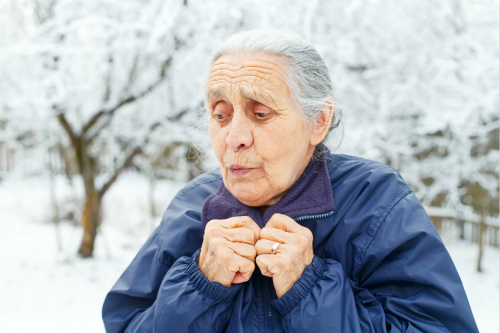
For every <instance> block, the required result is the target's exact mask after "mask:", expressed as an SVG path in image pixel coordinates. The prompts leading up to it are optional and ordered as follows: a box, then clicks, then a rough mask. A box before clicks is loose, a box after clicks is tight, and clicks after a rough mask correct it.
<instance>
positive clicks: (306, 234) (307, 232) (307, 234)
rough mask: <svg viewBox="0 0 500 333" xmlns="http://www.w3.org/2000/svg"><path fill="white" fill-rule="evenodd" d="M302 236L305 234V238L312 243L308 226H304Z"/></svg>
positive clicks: (311, 234) (311, 235)
mask: <svg viewBox="0 0 500 333" xmlns="http://www.w3.org/2000/svg"><path fill="white" fill-rule="evenodd" d="M304 236H306V238H307V240H308V241H309V242H311V243H312V241H313V239H314V237H313V233H312V231H311V230H309V228H304Z"/></svg>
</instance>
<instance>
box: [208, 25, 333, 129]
mask: <svg viewBox="0 0 500 333" xmlns="http://www.w3.org/2000/svg"><path fill="white" fill-rule="evenodd" d="M249 53H250V54H251V53H263V54H269V55H276V56H278V57H280V58H282V59H283V60H284V63H285V65H286V66H287V73H286V81H287V85H288V89H289V91H290V98H291V101H292V104H293V105H294V107H295V108H296V109H297V110H299V111H300V112H301V113H302V116H303V119H304V121H305V122H306V123H309V124H311V123H314V122H315V121H316V120H317V119H318V118H319V116H320V115H321V109H322V108H323V106H325V105H332V106H333V104H334V101H335V98H334V95H333V85H332V81H331V79H330V73H329V71H328V68H327V67H326V64H325V62H324V61H323V59H322V58H321V56H320V55H319V53H318V52H317V51H316V49H314V47H313V46H312V45H311V44H309V43H308V42H306V41H305V40H303V39H302V38H300V37H298V36H294V35H291V34H287V33H283V32H278V31H273V30H249V31H243V32H238V33H236V34H234V35H232V36H230V37H229V38H228V39H226V41H225V42H224V43H222V44H221V45H220V46H219V47H218V48H217V49H216V51H215V52H214V54H213V55H212V59H211V63H210V65H211V66H213V64H214V63H215V62H216V61H217V59H219V58H220V57H222V56H224V55H238V54H249ZM211 66H210V67H211ZM341 117H342V113H341V111H340V109H338V108H337V110H336V112H335V113H334V118H333V120H332V124H331V126H330V130H331V129H333V128H335V127H338V125H339V123H340V119H341Z"/></svg>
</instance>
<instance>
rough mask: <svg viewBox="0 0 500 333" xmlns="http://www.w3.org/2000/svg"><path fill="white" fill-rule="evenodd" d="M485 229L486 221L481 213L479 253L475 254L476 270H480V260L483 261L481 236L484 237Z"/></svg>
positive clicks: (481, 268) (481, 269)
mask: <svg viewBox="0 0 500 333" xmlns="http://www.w3.org/2000/svg"><path fill="white" fill-rule="evenodd" d="M485 230H486V223H485V222H484V216H483V215H481V222H480V223H479V242H478V243H479V244H478V245H479V254H478V256H477V271H478V272H482V271H483V267H482V262H483V251H484V244H483V238H484V232H485Z"/></svg>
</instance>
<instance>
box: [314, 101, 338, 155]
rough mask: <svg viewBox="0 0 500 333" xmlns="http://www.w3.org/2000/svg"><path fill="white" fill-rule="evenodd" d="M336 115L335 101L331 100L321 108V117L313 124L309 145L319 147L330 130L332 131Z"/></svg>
mask: <svg viewBox="0 0 500 333" xmlns="http://www.w3.org/2000/svg"><path fill="white" fill-rule="evenodd" d="M334 113H335V106H334V104H333V99H329V100H328V101H326V102H325V104H324V105H323V107H322V108H321V115H320V116H319V117H318V118H317V119H316V121H315V122H314V124H313V128H312V133H311V138H310V139H309V143H310V144H311V145H312V146H316V145H318V144H319V143H321V141H323V139H324V138H325V137H326V135H327V134H328V130H329V129H330V124H331V123H332V119H333V115H334Z"/></svg>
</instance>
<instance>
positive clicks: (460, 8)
mask: <svg viewBox="0 0 500 333" xmlns="http://www.w3.org/2000/svg"><path fill="white" fill-rule="evenodd" d="M252 28H273V29H279V30H284V31H290V32H293V33H296V34H299V35H300V36H302V37H304V38H305V39H307V40H308V41H310V42H311V43H312V44H313V45H314V46H315V47H316V48H317V49H318V51H319V52H320V53H321V55H322V56H323V57H324V59H325V62H326V63H327V65H328V67H329V68H330V70H331V76H332V80H333V84H334V86H335V92H336V98H337V105H338V106H339V107H340V108H341V109H342V111H343V113H344V115H345V119H344V121H343V123H342V128H341V129H342V131H343V132H344V135H343V140H341V139H342V135H341V134H342V133H341V131H337V132H334V133H333V135H332V137H331V139H330V141H329V142H328V145H329V146H330V148H332V149H336V152H339V153H346V154H352V155H358V156H363V157H366V158H370V159H375V160H379V161H381V162H384V163H387V164H389V165H391V166H393V167H395V168H396V169H397V170H398V171H400V172H401V174H402V175H403V177H404V178H405V180H406V181H407V182H408V183H409V184H410V186H411V187H412V188H413V190H414V191H415V193H416V194H417V196H418V197H419V199H420V200H421V201H422V203H423V205H424V206H425V207H426V209H427V211H428V213H429V215H430V216H431V219H432V220H433V222H434V224H435V226H436V228H437V229H438V231H439V232H440V234H441V235H442V237H443V240H444V241H445V243H446V245H447V247H448V249H449V251H450V254H451V255H452V257H453V260H454V262H455V264H456V266H457V268H458V270H459V273H460V276H461V277H462V280H463V283H464V286H465V288H466V291H467V295H468V297H469V300H470V303H471V306H472V309H473V312H474V316H475V318H476V321H477V323H478V326H479V328H480V331H481V332H499V312H500V310H499V252H498V242H499V235H498V224H499V223H498V210H499V208H498V206H499V195H498V171H499V113H498V109H499V94H498V91H499V64H498V59H499V43H498V40H499V2H498V0H443V1H431V0H427V1H426V0H404V1H401V0H384V1H382V0H353V1H326V0H311V1H298V0H297V1H294V0H287V1H285V0H272V1H271V0H237V1H235V0H231V1H230V0H218V1H201V0H168V1H164V0H99V1H97V0H85V1H83V0H0V263H1V264H2V269H1V270H0V323H1V324H0V325H1V327H2V329H1V331H2V332H4V331H5V332H102V331H103V326H102V322H101V318H100V310H101V306H102V302H103V299H104V297H105V294H106V292H107V291H108V290H109V289H110V288H111V286H112V285H113V283H114V282H115V281H116V280H117V278H118V277H119V275H120V274H121V273H122V272H123V270H124V269H125V267H126V266H127V265H128V264H129V263H130V261H131V260H132V258H133V256H134V255H135V253H137V251H138V249H139V248H140V247H141V245H142V244H143V243H144V241H145V240H146V238H147V237H148V235H149V234H150V233H151V231H152V230H153V228H154V227H155V226H156V225H157V224H158V223H159V221H160V216H161V215H162V213H163V211H164V210H165V209H166V207H167V206H168V203H169V201H170V200H171V199H172V197H173V196H174V195H175V194H176V192H177V191H178V190H179V189H180V188H182V186H183V185H184V184H185V183H186V182H187V181H188V180H189V179H191V178H193V177H195V176H196V175H198V174H200V173H201V172H203V170H208V169H210V168H212V167H213V166H214V165H215V164H214V159H213V156H212V153H211V150H210V147H209V146H208V145H207V140H206V136H205V135H204V134H203V133H202V132H200V130H199V129H196V128H195V125H196V124H197V123H198V122H199V120H200V118H201V115H202V113H203V111H202V102H203V82H204V78H205V74H206V71H207V61H208V58H209V55H210V53H211V52H212V51H213V49H214V47H216V46H217V45H218V44H219V43H220V42H221V41H222V40H223V39H224V38H225V37H226V36H227V35H229V34H231V33H234V32H236V31H238V30H241V29H252ZM95 198H98V200H97V201H95ZM91 199H92V200H94V201H92V200H91ZM94 222H95V223H94ZM93 223H94V224H93ZM93 225H94V227H95V229H96V230H97V237H96V238H95V243H93V242H90V243H85V244H84V242H82V239H84V232H85V233H86V234H90V233H91V231H92V226H93ZM83 226H85V228H84V227H83ZM480 250H481V251H480ZM77 253H80V255H77ZM481 253H482V255H481ZM84 256H87V257H88V258H85V259H84V258H82V257H84ZM478 262H479V263H480V268H481V269H480V270H481V271H480V272H478Z"/></svg>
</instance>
